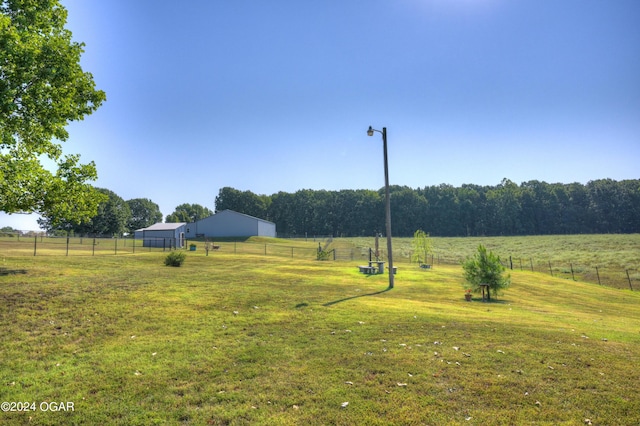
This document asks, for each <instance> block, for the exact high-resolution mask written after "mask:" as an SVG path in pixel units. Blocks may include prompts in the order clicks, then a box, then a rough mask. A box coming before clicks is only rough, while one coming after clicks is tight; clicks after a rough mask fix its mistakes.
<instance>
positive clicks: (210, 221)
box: [186, 210, 276, 238]
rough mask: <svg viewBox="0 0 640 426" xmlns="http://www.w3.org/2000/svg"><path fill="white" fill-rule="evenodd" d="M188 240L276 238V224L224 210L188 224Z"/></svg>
mask: <svg viewBox="0 0 640 426" xmlns="http://www.w3.org/2000/svg"><path fill="white" fill-rule="evenodd" d="M186 236H187V238H195V237H214V238H215V237H253V236H262V237H275V236H276V224H275V223H273V222H269V221H268V220H264V219H259V218H257V217H253V216H249V215H247V214H243V213H238V212H234V211H233V210H223V211H221V212H218V213H216V214H214V215H213V216H209V217H205V218H204V219H200V220H199V221H197V222H192V223H189V224H187V232H186Z"/></svg>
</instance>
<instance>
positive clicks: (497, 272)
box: [462, 244, 511, 298]
mask: <svg viewBox="0 0 640 426" xmlns="http://www.w3.org/2000/svg"><path fill="white" fill-rule="evenodd" d="M462 269H464V278H465V279H466V280H467V282H468V283H469V284H471V290H472V291H473V292H474V293H477V292H479V291H480V284H488V285H489V295H490V294H491V290H493V294H494V295H497V294H499V293H500V291H501V290H503V289H505V288H507V287H508V286H509V284H511V277H510V276H509V275H506V276H505V275H504V271H505V269H506V268H505V267H504V266H502V263H500V257H499V256H497V255H495V254H493V252H491V251H489V252H488V253H487V249H486V248H485V247H484V246H483V245H482V244H480V245H479V246H478V252H477V253H476V254H475V256H473V257H469V258H467V259H466V260H465V261H464V262H463V263H462ZM489 298H491V296H489Z"/></svg>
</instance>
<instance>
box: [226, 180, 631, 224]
mask: <svg viewBox="0 0 640 426" xmlns="http://www.w3.org/2000/svg"><path fill="white" fill-rule="evenodd" d="M390 189H391V191H390V192H391V223H392V226H393V235H394V236H397V237H402V236H404V237H408V236H411V235H413V232H414V231H413V230H415V229H428V230H429V233H430V234H431V235H437V236H472V235H473V236H479V235H535V234H567V233H589V232H591V233H595V232H624V233H627V232H640V180H627V181H621V182H616V181H613V180H610V179H605V180H599V181H593V182H589V183H588V184H587V185H586V186H585V185H582V184H579V183H572V184H568V185H565V184H560V183H554V184H548V183H546V182H540V181H535V180H534V181H529V182H524V183H522V184H520V185H517V184H516V183H514V182H512V181H510V180H509V179H503V181H502V182H501V183H500V184H498V185H496V186H479V185H470V184H466V185H462V186H461V187H459V188H456V187H453V186H451V185H444V184H442V185H437V186H429V187H424V188H422V189H421V188H418V189H412V188H409V187H406V186H397V185H394V186H392V187H391V188H390ZM223 195H224V196H225V197H224V199H225V200H232V199H234V198H233V197H231V196H230V195H234V196H236V197H235V199H237V200H240V201H239V202H238V204H225V207H226V208H231V209H232V210H236V211H238V209H239V208H241V206H242V205H250V204H251V203H247V201H246V200H252V199H253V200H256V199H257V197H259V198H260V203H259V205H262V203H264V205H265V206H267V207H266V218H267V219H268V220H271V221H273V222H275V223H276V228H277V229H278V232H279V233H280V234H290V235H305V233H306V234H307V235H334V236H364V235H375V234H376V233H384V228H385V213H384V188H382V189H380V190H378V191H372V190H340V191H327V190H317V191H314V190H310V189H305V190H300V191H297V192H295V193H287V192H278V193H277V194H273V195H271V196H264V195H261V196H256V195H255V194H252V193H251V192H250V191H245V192H240V191H237V190H233V189H232V188H225V191H224V194H223ZM243 200H244V201H243ZM243 203H244V204H243ZM254 204H255V203H254Z"/></svg>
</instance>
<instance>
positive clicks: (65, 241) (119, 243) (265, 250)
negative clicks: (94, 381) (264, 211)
mask: <svg viewBox="0 0 640 426" xmlns="http://www.w3.org/2000/svg"><path fill="white" fill-rule="evenodd" d="M181 245H182V246H181ZM177 249H186V250H192V251H195V250H201V251H203V252H204V253H205V255H209V253H210V252H217V251H222V252H225V253H233V254H253V255H264V256H281V257H290V258H302V259H320V258H322V259H323V260H333V261H361V262H365V261H367V260H371V259H374V258H375V256H374V254H373V253H374V252H373V250H372V249H369V248H361V247H360V248H358V247H351V248H338V247H336V248H333V249H330V250H329V251H324V250H320V248H314V247H303V246H293V245H291V246H286V245H282V244H269V243H256V242H246V241H221V242H215V243H210V242H201V241H198V242H196V241H192V242H189V241H179V240H176V239H174V238H145V239H134V238H100V237H55V236H47V235H46V234H43V233H30V234H10V235H7V234H4V235H0V253H1V254H2V255H3V256H105V255H126V254H135V253H145V252H164V251H171V250H177ZM320 255H322V256H320ZM379 257H380V259H382V260H385V259H386V254H385V251H384V250H380V252H379ZM463 260H464V259H462V258H459V257H455V256H447V255H446V254H441V253H440V254H432V255H430V257H429V258H428V259H427V261H426V263H428V264H430V265H434V266H436V265H460V264H461V262H462V261H463ZM394 263H395V264H405V265H407V266H408V265H411V264H412V262H411V255H410V253H406V252H404V251H400V252H396V250H394ZM413 265H414V266H416V267H417V266H418V265H417V264H416V263H413ZM503 265H504V266H505V267H506V268H507V269H509V270H520V271H531V272H538V273H544V274H549V275H552V276H554V277H562V278H566V279H568V280H574V281H586V282H592V283H596V284H600V285H606V286H609V287H614V288H621V289H631V290H633V291H635V290H638V289H640V271H639V270H638V269H635V268H633V269H632V268H623V267H615V266H610V265H584V264H580V263H572V262H560V261H550V260H541V259H534V258H520V257H511V256H510V257H509V258H508V259H507V260H503Z"/></svg>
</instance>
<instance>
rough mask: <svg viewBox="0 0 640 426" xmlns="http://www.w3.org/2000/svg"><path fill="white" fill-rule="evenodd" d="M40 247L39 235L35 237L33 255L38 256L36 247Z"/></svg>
mask: <svg viewBox="0 0 640 426" xmlns="http://www.w3.org/2000/svg"><path fill="white" fill-rule="evenodd" d="M37 246H38V234H36V236H35V237H33V255H34V256H35V255H36V247H37Z"/></svg>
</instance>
